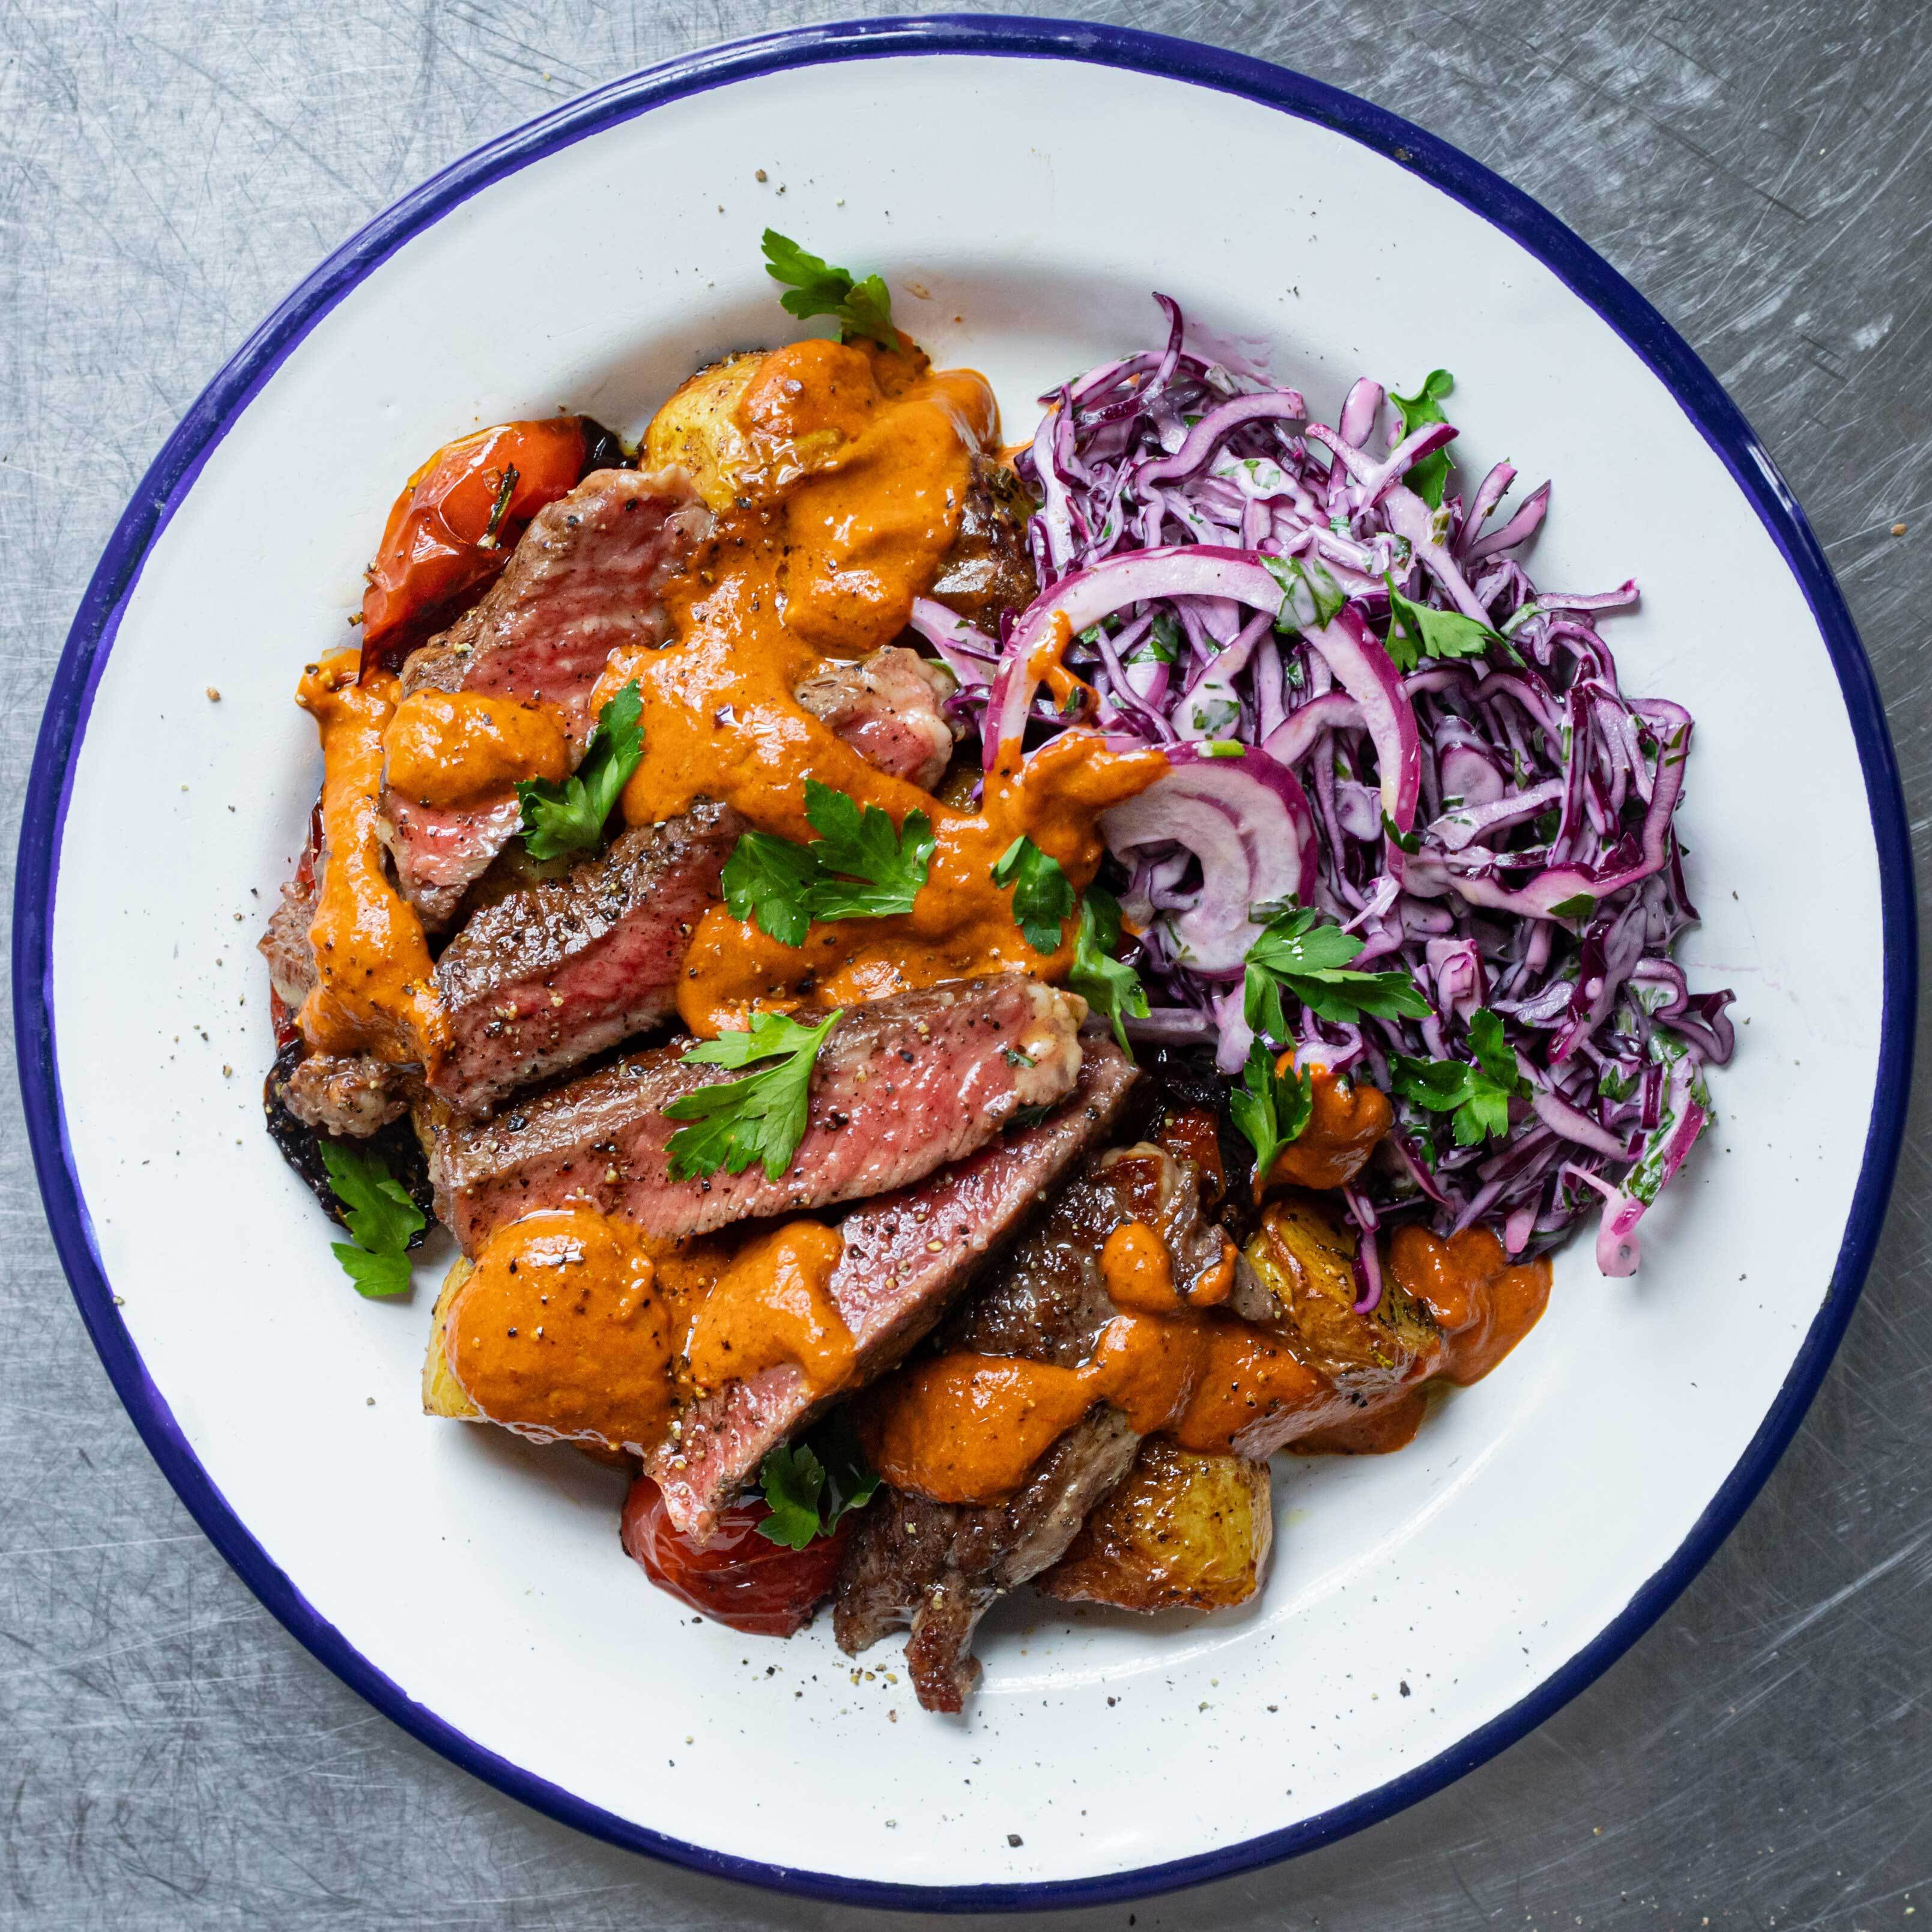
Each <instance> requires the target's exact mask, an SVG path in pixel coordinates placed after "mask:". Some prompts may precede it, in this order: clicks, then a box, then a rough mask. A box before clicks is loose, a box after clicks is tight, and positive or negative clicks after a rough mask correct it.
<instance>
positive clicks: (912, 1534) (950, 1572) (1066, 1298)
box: [833, 1142, 1227, 1711]
mask: <svg viewBox="0 0 1932 1932" xmlns="http://www.w3.org/2000/svg"><path fill="white" fill-rule="evenodd" d="M1131 1221H1139V1222H1142V1223H1145V1224H1146V1225H1147V1226H1149V1227H1151V1228H1153V1229H1154V1230H1155V1231H1156V1232H1157V1233H1158V1234H1159V1235H1160V1237H1161V1238H1162V1240H1163V1241H1164V1242H1165V1243H1166V1247H1167V1250H1168V1253H1169V1256H1170V1257H1171V1258H1172V1264H1173V1268H1174V1277H1175V1281H1176V1282H1177V1283H1190V1282H1192V1281H1194V1280H1198V1279H1199V1277H1201V1276H1202V1275H1203V1274H1206V1273H1207V1272H1208V1271H1209V1270H1211V1268H1214V1266H1215V1265H1217V1263H1218V1262H1220V1260H1221V1259H1222V1257H1223V1255H1224V1254H1225V1253H1226V1249H1227V1243H1226V1238H1224V1237H1223V1234H1222V1232H1221V1230H1220V1228H1219V1226H1217V1225H1216V1224H1215V1223H1214V1222H1212V1221H1211V1220H1208V1219H1207V1218H1206V1217H1205V1216H1204V1215H1203V1214H1202V1211H1201V1200H1200V1193H1199V1181H1198V1178H1197V1175H1196V1170H1195V1168H1194V1166H1193V1163H1191V1162H1187V1161H1181V1160H1175V1157H1173V1155H1172V1154H1169V1152H1167V1151H1166V1149H1164V1148H1158V1147H1155V1146H1153V1145H1150V1144H1148V1143H1146V1142H1142V1143H1141V1144H1140V1145H1137V1146H1135V1147H1131V1148H1115V1149H1113V1150H1112V1151H1109V1152H1108V1153H1106V1154H1102V1155H1101V1156H1100V1157H1099V1158H1098V1159H1097V1160H1094V1161H1093V1162H1092V1163H1090V1164H1089V1166H1088V1169H1087V1171H1086V1172H1085V1173H1084V1174H1082V1175H1081V1176H1080V1177H1079V1179H1078V1180H1076V1181H1074V1182H1073V1184H1072V1185H1071V1186H1070V1187H1068V1188H1067V1190H1066V1191H1065V1192H1064V1193H1063V1194H1062V1195H1061V1196H1060V1198H1059V1199H1058V1201H1056V1202H1055V1203H1054V1205H1053V1207H1052V1210H1051V1211H1049V1214H1047V1215H1046V1218H1045V1219H1044V1220H1042V1221H1041V1222H1040V1225H1039V1226H1037V1228H1035V1229H1034V1231H1033V1232H1031V1234H1030V1235H1028V1236H1027V1238H1026V1239H1025V1241H1022V1243H1021V1244H1020V1245H1019V1247H1018V1248H1017V1249H1016V1250H1014V1253H1013V1256H1012V1259H1010V1261H1008V1262H1007V1264H1006V1265H1004V1267H1003V1268H1001V1269H1000V1270H999V1271H998V1273H997V1274H995V1276H994V1277H993V1278H992V1280H990V1281H989V1283H987V1285H986V1288H985V1289H984V1290H983V1292H981V1293H980V1295H977V1296H975V1297H974V1299H973V1301H971V1302H970V1303H969V1304H967V1305H966V1306H965V1307H963V1308H962V1309H960V1310H958V1311H957V1313H955V1314H954V1315H953V1317H952V1318H951V1319H950V1320H949V1321H948V1322H947V1325H946V1328H945V1331H944V1335H943V1336H942V1337H941V1343H940V1346H941V1347H942V1348H944V1349H963V1350H969V1351H971V1352H974V1353H976V1354H979V1355H1004V1356H1019V1357H1022V1358H1025V1359H1026V1360H1028V1361H1037V1362H1046V1363H1051V1364H1055V1366H1057V1367H1061V1368H1074V1367H1078V1366H1079V1364H1081V1363H1082V1362H1084V1361H1086V1360H1087V1359H1088V1358H1089V1357H1090V1356H1091V1355H1092V1354H1093V1353H1094V1345H1095V1344H1096V1343H1097V1342H1098V1340H1100V1332H1101V1331H1102V1330H1103V1329H1104V1328H1106V1325H1108V1323H1109V1322H1111V1321H1112V1319H1114V1317H1115V1315H1116V1314H1117V1313H1118V1312H1119V1311H1118V1310H1117V1309H1116V1308H1115V1305H1114V1303H1113V1301H1112V1298H1110V1297H1109V1295H1108V1292H1107V1289H1106V1283H1105V1282H1104V1280H1103V1277H1102V1275H1101V1271H1100V1251H1101V1249H1102V1248H1103V1247H1104V1246H1105V1244H1106V1239H1107V1237H1108V1236H1109V1235H1110V1234H1111V1233H1112V1232H1113V1231H1114V1230H1115V1229H1116V1228H1119V1227H1123V1226H1125V1225H1126V1224H1127V1223H1129V1222H1131ZM1139 1446H1140V1438H1139V1436H1138V1435H1136V1433H1135V1432H1134V1430H1133V1427H1132V1426H1131V1425H1130V1424H1129V1422H1128V1421H1127V1417H1126V1416H1125V1415H1123V1414H1122V1413H1121V1412H1120V1411H1119V1410H1118V1409H1115V1408H1113V1407H1112V1406H1109V1405H1108V1404H1106V1403H1097V1404H1096V1405H1095V1406H1094V1407H1093V1408H1092V1409H1089V1410H1088V1412H1087V1415H1086V1416H1085V1418H1083V1419H1082V1421H1080V1422H1079V1423H1077V1424H1076V1425H1075V1426H1074V1427H1073V1429H1071V1430H1069V1431H1068V1432H1067V1433H1066V1434H1065V1435H1064V1436H1061V1439H1059V1441H1058V1442H1056V1443H1055V1445H1053V1447H1052V1448H1051V1449H1050V1450H1049V1451H1048V1452H1047V1453H1046V1455H1045V1456H1044V1457H1042V1458H1041V1460H1040V1463H1038V1464H1037V1466H1036V1467H1035V1469H1034V1472H1033V1473H1032V1474H1031V1475H1030V1476H1029V1477H1028V1479H1027V1481H1026V1483H1025V1486H1024V1487H1022V1489H1021V1490H1020V1491H1019V1493H1018V1494H1017V1495H1016V1496H1014V1497H1013V1498H1012V1499H1010V1501H1008V1502H1006V1503H1004V1504H996V1505H988V1506H983V1507H981V1506H974V1505H966V1504H956V1503H940V1502H932V1501H931V1500H930V1499H928V1498H926V1497H924V1496H913V1495H910V1494H907V1493H904V1492H903V1491H900V1490H882V1491H881V1492H880V1494H879V1496H877V1498H876V1499H874V1502H872V1504H871V1506H870V1507H869V1508H868V1509H867V1510H866V1511H865V1514H864V1515H863V1516H862V1517H861V1518H860V1519H859V1528H858V1532H857V1534H856V1535H855V1536H854V1537H853V1540H852V1543H851V1546H850V1548H849V1550H847V1553H846V1558H845V1563H844V1568H843V1570H842V1571H841V1574H840V1577H839V1582H838V1600H837V1604H836V1607H835V1612H834V1623H833V1629H834V1632H835V1634H836V1636H837V1637H838V1643H839V1647H840V1648H841V1649H843V1650H844V1651H846V1652H848V1653H850V1654H851V1655H857V1653H858V1652H860V1651H862V1650H863V1649H865V1648H866V1647H867V1646H868V1645H871V1644H873V1643H877V1641H878V1640H879V1639H880V1637H883V1636H884V1635H885V1634H886V1633H887V1632H888V1631H892V1630H894V1629H898V1628H904V1627H905V1626H906V1625H908V1624H910V1626H911V1631H912V1634H911V1637H910V1640H908V1642H907V1646H906V1664H907V1669H908V1670H909V1671H910V1673H911V1675H912V1680H913V1689H914V1691H916V1693H917V1694H918V1697H919V1703H921V1704H922V1706H924V1707H925V1708H926V1709H927V1710H929V1711H957V1710H958V1709H960V1707H961V1705H962V1701H963V1700H964V1698H965V1694H966V1693H967V1691H969V1690H971V1688H972V1685H973V1682H974V1679H975V1678H976V1677H977V1676H978V1675H979V1670H980V1667H979V1665H978V1664H977V1662H975V1661H974V1659H973V1658H972V1656H971V1648H972V1642H973V1632H974V1628H976V1626H977V1625H978V1623H979V1621H980V1617H981V1616H983V1614H984V1613H985V1612H986V1610H987V1609H988V1607H989V1606H990V1605H991V1604H992V1603H993V1602H994V1601H995V1599H996V1598H998V1597H1000V1596H1001V1595H1003V1594H1004V1592H1007V1591H1008V1590H1010V1589H1013V1588H1015V1587H1016V1586H1017V1585H1019V1584H1021V1583H1025V1582H1026V1581H1027V1580H1028V1578H1030V1577H1037V1576H1038V1575H1039V1574H1040V1572H1041V1571H1043V1570H1045V1569H1046V1568H1048V1567H1049V1565H1052V1564H1054V1563H1055V1562H1058V1561H1059V1559H1060V1558H1061V1556H1063V1555H1064V1554H1065V1553H1066V1550H1067V1545H1068V1544H1070V1543H1071V1542H1072V1541H1073V1538H1074V1536H1075V1535H1076V1533H1077V1532H1078V1531H1079V1528H1080V1526H1081V1524H1082V1523H1083V1522H1084V1521H1085V1520H1086V1517H1087V1513H1088V1511H1089V1510H1090V1509H1091V1508H1093V1507H1094V1505H1095V1504H1096V1503H1097V1502H1100V1499H1102V1498H1103V1496H1106V1493H1108V1491H1109V1490H1111V1489H1112V1487H1113V1486H1114V1485H1115V1484H1116V1483H1118V1481H1120V1480H1121V1478H1122V1477H1123V1476H1124V1475H1126V1474H1127V1470H1128V1469H1129V1468H1130V1466H1132V1464H1133V1460H1134V1456H1135V1453H1136V1451H1137V1450H1138V1449H1139Z"/></svg>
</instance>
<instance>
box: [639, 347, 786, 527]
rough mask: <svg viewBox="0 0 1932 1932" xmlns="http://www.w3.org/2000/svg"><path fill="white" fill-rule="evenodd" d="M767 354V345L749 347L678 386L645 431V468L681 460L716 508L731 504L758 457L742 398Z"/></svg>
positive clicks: (709, 506) (699, 490)
mask: <svg viewBox="0 0 1932 1932" xmlns="http://www.w3.org/2000/svg"><path fill="white" fill-rule="evenodd" d="M764 359H765V351H764V350H760V349H754V350H745V352H744V353H742V354H739V355H736V356H726V357H725V359H724V361H723V362H714V363H712V365H710V366H709V368H704V369H700V370H699V371H698V372H697V374H696V375H694V376H693V377H691V378H690V379H689V380H688V381H686V382H684V383H681V384H679V386H678V387H677V388H676V389H674V390H673V391H672V392H671V394H670V397H669V398H667V400H666V401H665V402H664V405H663V407H661V409H659V410H658V413H657V414H656V415H655V416H653V417H652V419H651V422H650V427H649V428H648V429H647V430H646V431H645V432H644V448H643V466H644V468H646V469H664V468H667V466H670V464H672V463H679V464H681V465H682V466H683V467H684V468H685V469H686V470H688V472H690V475H691V482H692V484H694V486H695V487H696V489H697V493H698V495H699V496H701V497H702V498H703V499H704V504H705V507H706V508H707V509H709V510H710V511H712V512H713V513H714V514H716V513H718V512H721V511H725V510H728V509H729V508H730V507H731V505H732V504H733V502H735V501H736V499H737V497H738V496H739V493H740V492H739V485H738V474H739V471H740V470H741V469H745V468H747V467H749V466H752V465H753V464H754V463H756V461H757V458H756V457H755V455H754V452H753V451H752V449H751V442H750V440H749V439H748V437H746V435H745V432H744V431H743V430H742V428H740V427H739V422H738V404H739V398H742V396H743V395H744V393H745V390H746V389H747V388H748V387H749V386H750V383H751V378H752V377H754V376H755V375H756V374H757V373H758V365H759V364H760V363H761V362H763V360H764Z"/></svg>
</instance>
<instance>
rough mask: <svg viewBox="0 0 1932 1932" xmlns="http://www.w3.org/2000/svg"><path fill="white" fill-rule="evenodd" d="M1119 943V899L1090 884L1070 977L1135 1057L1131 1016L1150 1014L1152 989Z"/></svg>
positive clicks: (1073, 988)
mask: <svg viewBox="0 0 1932 1932" xmlns="http://www.w3.org/2000/svg"><path fill="white" fill-rule="evenodd" d="M1120 944H1121V902H1120V901H1119V900H1118V899H1117V898H1115V896H1114V895H1113V894H1112V892H1106V891H1103V889H1101V888H1100V886H1089V887H1088V891H1087V896H1086V898H1084V899H1083V900H1082V901H1081V904H1080V931H1079V935H1078V936H1077V937H1076V939H1075V940H1074V942H1073V971H1071V972H1070V973H1069V974H1067V986H1068V988H1069V989H1070V990H1071V991H1072V992H1076V993H1078V994H1079V995H1080V997H1081V998H1082V999H1083V1000H1085V1001H1086V1002H1087V1004H1088V1005H1089V1006H1090V1007H1092V1008H1093V1009H1094V1012H1096V1013H1099V1014H1100V1015H1101V1016H1103V1018H1105V1019H1107V1020H1109V1021H1110V1022H1112V1025H1113V1028H1114V1037H1115V1039H1116V1040H1118V1041H1119V1042H1120V1043H1121V1052H1123V1053H1124V1054H1125V1055H1127V1058H1129V1059H1130V1060H1131V1059H1133V1057H1134V1050H1133V1048H1132V1047H1131V1046H1129V1045H1128V1044H1127V1016H1129V1015H1132V1016H1133V1018H1134V1019H1137V1020H1144V1019H1146V1018H1147V1016H1148V996H1147V989H1146V988H1145V986H1142V984H1141V976H1140V975H1139V974H1138V973H1136V971H1134V969H1133V968H1132V967H1131V966H1130V965H1128V964H1127V962H1126V961H1125V960H1123V959H1115V957H1114V955H1115V953H1116V952H1117V951H1118V950H1119V947H1120Z"/></svg>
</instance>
